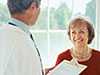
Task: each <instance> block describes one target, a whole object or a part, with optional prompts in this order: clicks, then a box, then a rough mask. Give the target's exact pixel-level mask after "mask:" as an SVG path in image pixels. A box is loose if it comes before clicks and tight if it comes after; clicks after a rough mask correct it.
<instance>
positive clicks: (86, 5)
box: [0, 0, 97, 67]
mask: <svg viewBox="0 0 100 75" xmlns="http://www.w3.org/2000/svg"><path fill="white" fill-rule="evenodd" d="M2 1H3V3H4V1H5V2H6V0H0V22H1V23H5V22H6V21H7V20H8V18H7V17H9V13H8V10H7V7H6V4H2ZM1 10H2V11H1ZM5 12H6V13H5ZM78 14H80V15H85V16H88V17H89V18H90V19H91V20H92V22H93V24H94V27H96V0H67V1H66V0H42V2H41V13H40V15H39V18H38V20H37V22H36V25H34V26H33V27H32V28H31V32H32V33H33V34H34V36H35V41H36V43H37V46H38V48H39V50H40V53H41V57H42V60H43V65H44V67H48V66H52V65H54V63H55V61H56V58H57V55H58V54H59V53H60V52H62V51H64V50H66V49H68V48H71V46H72V44H71V42H70V40H69V38H68V36H67V29H66V28H67V26H68V21H69V20H70V18H72V16H73V15H78ZM94 42H95V44H94V43H92V45H91V46H92V47H96V48H97V43H96V42H97V41H96V40H94Z"/></svg>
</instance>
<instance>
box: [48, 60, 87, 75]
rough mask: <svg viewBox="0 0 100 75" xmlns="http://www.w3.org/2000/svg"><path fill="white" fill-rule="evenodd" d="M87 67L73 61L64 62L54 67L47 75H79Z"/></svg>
mask: <svg viewBox="0 0 100 75" xmlns="http://www.w3.org/2000/svg"><path fill="white" fill-rule="evenodd" d="M86 68H87V66H85V65H81V64H79V63H78V62H77V61H76V60H75V59H72V60H71V61H67V60H64V61H63V62H61V63H60V64H59V65H58V66H56V67H55V68H54V69H53V70H52V71H50V72H49V73H48V75H79V74H80V73H81V72H82V71H83V70H85V69H86Z"/></svg>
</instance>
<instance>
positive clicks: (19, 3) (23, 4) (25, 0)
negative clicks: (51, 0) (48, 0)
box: [7, 0, 41, 14]
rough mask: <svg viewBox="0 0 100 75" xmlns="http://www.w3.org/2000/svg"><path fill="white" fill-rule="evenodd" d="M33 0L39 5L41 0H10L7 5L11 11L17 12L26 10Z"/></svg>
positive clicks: (12, 12)
mask: <svg viewBox="0 0 100 75" xmlns="http://www.w3.org/2000/svg"><path fill="white" fill-rule="evenodd" d="M32 2H34V3H36V6H37V7H39V5H40V2H41V0H8V1H7V5H8V9H9V12H10V13H11V14H15V13H22V12H23V11H24V10H26V9H27V8H29V6H30V5H31V4H32Z"/></svg>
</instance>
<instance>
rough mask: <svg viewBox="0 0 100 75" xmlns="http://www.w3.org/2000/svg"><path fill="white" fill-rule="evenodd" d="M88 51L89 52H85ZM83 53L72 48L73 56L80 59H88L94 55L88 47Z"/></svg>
mask: <svg viewBox="0 0 100 75" xmlns="http://www.w3.org/2000/svg"><path fill="white" fill-rule="evenodd" d="M85 51H87V52H85ZM85 51H84V52H82V53H80V54H79V53H78V52H76V51H75V50H74V49H71V55H72V57H73V58H76V59H77V60H78V61H86V60H89V59H90V58H91V56H92V49H90V48H88V49H87V50H85Z"/></svg>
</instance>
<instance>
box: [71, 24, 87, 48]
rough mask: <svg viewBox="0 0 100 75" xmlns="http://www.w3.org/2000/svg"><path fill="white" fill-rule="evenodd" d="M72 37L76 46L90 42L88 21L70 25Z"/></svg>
mask: <svg viewBox="0 0 100 75" xmlns="http://www.w3.org/2000/svg"><path fill="white" fill-rule="evenodd" d="M70 38H71V41H72V43H73V44H74V46H75V47H84V46H86V45H87V44H88V29H87V25H86V23H80V24H78V23H76V24H73V25H71V26H70Z"/></svg>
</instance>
